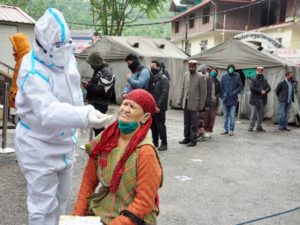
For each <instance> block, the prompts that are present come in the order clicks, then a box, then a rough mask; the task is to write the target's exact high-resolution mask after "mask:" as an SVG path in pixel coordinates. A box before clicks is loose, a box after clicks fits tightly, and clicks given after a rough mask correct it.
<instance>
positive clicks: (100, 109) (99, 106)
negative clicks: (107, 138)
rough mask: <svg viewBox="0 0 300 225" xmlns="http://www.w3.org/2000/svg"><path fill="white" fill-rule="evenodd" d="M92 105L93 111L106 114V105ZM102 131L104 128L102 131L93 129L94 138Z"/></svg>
mask: <svg viewBox="0 0 300 225" xmlns="http://www.w3.org/2000/svg"><path fill="white" fill-rule="evenodd" d="M92 105H93V106H94V107H95V109H97V110H99V111H100V112H102V113H106V112H107V109H108V105H101V104H97V103H93V104H92ZM103 130H104V128H102V129H95V128H94V133H95V137H96V136H97V135H98V134H100V133H101V132H102V131H103Z"/></svg>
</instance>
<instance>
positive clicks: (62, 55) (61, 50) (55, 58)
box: [49, 40, 74, 67]
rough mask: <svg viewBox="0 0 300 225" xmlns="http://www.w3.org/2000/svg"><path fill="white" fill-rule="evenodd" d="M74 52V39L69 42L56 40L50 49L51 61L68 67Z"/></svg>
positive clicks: (56, 64) (59, 65)
mask: <svg viewBox="0 0 300 225" xmlns="http://www.w3.org/2000/svg"><path fill="white" fill-rule="evenodd" d="M72 54H74V45H73V43H72V40H70V41H68V42H67V43H66V42H65V43H62V42H56V43H55V44H54V45H53V46H52V47H51V48H50V50H49V56H50V61H51V63H52V64H54V65H55V66H57V67H66V66H67V65H68V64H69V60H70V56H71V55H72Z"/></svg>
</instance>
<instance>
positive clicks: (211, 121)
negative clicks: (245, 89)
mask: <svg viewBox="0 0 300 225" xmlns="http://www.w3.org/2000/svg"><path fill="white" fill-rule="evenodd" d="M207 79H208V80H209V81H211V86H212V88H213V92H212V94H213V95H212V96H211V98H210V100H208V98H206V110H205V117H204V130H205V134H204V137H205V138H210V137H211V133H212V132H213V128H214V125H215V120H216V115H217V109H218V104H219V97H220V93H221V85H220V81H219V80H218V70H217V69H216V68H212V69H211V71H210V73H209V78H207ZM207 85H208V86H209V84H207ZM207 89H209V88H207ZM207 93H209V91H207Z"/></svg>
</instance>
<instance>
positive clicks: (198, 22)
mask: <svg viewBox="0 0 300 225" xmlns="http://www.w3.org/2000/svg"><path fill="white" fill-rule="evenodd" d="M206 6H210V12H211V13H212V12H213V6H212V5H209V4H207V5H205V7H206ZM191 14H194V15H195V19H194V27H193V28H189V16H190V15H191ZM213 20H214V16H213V15H211V16H210V18H209V23H206V24H203V7H202V8H199V9H197V10H195V11H193V12H192V13H190V14H187V15H186V16H183V17H180V18H179V19H178V21H179V32H178V33H175V23H176V21H174V22H172V41H177V40H179V39H184V38H185V33H186V24H187V26H188V27H187V28H188V30H187V31H188V37H193V36H195V35H198V34H202V33H206V32H208V31H211V30H213Z"/></svg>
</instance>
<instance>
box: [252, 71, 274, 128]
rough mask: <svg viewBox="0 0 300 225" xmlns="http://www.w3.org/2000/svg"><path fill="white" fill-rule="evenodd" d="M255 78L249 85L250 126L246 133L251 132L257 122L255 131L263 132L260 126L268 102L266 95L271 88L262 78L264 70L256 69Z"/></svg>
mask: <svg viewBox="0 0 300 225" xmlns="http://www.w3.org/2000/svg"><path fill="white" fill-rule="evenodd" d="M256 70H257V75H256V78H254V79H252V80H251V83H250V91H251V96H250V104H251V116H250V126H249V129H248V131H249V132H252V131H253V128H254V127H255V123H256V122H257V126H256V130H257V131H260V132H265V129H263V127H262V126H261V123H262V121H263V118H264V109H265V106H266V104H267V101H268V96H267V95H268V93H269V92H270V91H271V87H270V85H269V83H268V81H267V80H266V79H265V77H264V68H263V67H257V69H256Z"/></svg>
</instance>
